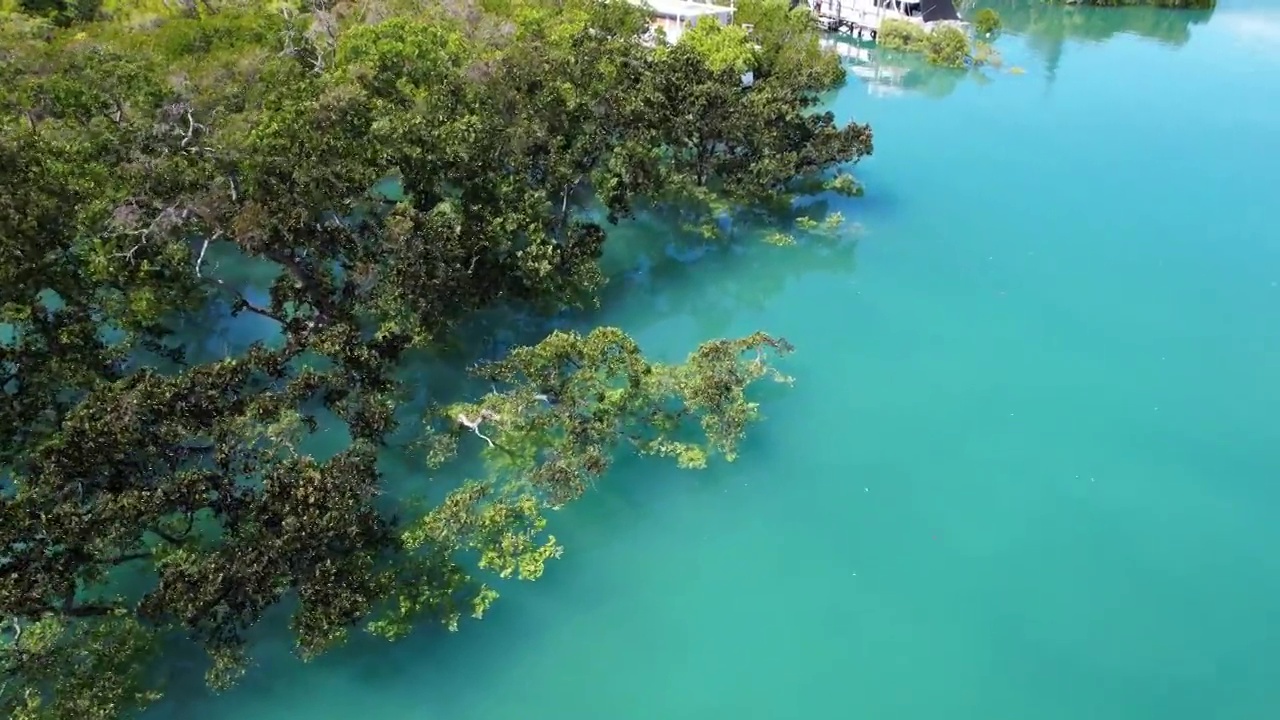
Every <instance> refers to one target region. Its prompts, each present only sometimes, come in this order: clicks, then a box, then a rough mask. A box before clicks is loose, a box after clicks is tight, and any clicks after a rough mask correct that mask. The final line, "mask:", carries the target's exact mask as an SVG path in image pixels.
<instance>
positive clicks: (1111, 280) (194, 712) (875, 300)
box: [155, 0, 1280, 720]
mask: <svg viewBox="0 0 1280 720" xmlns="http://www.w3.org/2000/svg"><path fill="white" fill-rule="evenodd" d="M989 4H991V5H993V6H996V7H998V8H999V9H1001V10H1002V11H1004V14H1005V15H1006V22H1007V24H1008V26H1009V28H1010V30H1011V32H1007V33H1006V34H1005V36H1004V37H1003V38H1002V39H1001V40H1000V41H999V42H998V47H999V49H1000V50H1001V52H1002V54H1003V56H1004V58H1005V69H1001V70H989V71H987V72H986V73H985V75H984V76H981V77H979V76H974V75H954V74H947V73H939V72H937V71H930V70H927V69H924V68H920V67H918V66H915V65H912V64H911V63H910V62H907V61H904V60H902V59H900V58H898V59H884V60H883V62H882V63H881V65H880V67H879V68H876V67H874V65H873V66H871V67H870V68H869V69H870V70H871V71H872V72H866V71H864V72H862V73H861V74H862V75H863V76H866V77H871V78H878V79H876V80H873V81H867V80H862V79H854V80H853V81H852V82H851V83H850V85H849V86H848V87H847V88H845V89H843V90H842V91H841V92H840V93H839V94H838V95H837V96H835V97H834V98H833V100H832V109H833V110H834V111H835V112H836V113H837V114H838V115H840V116H841V117H844V118H857V119H859V120H863V121H869V122H871V123H872V124H873V126H874V127H875V130H876V154H875V156H874V157H873V158H871V159H869V160H867V161H865V162H864V163H863V164H862V165H861V166H859V168H858V172H859V175H860V176H861V178H862V179H863V180H864V181H865V182H866V183H867V186H868V193H867V196H866V197H865V198H862V199H860V200H840V201H837V202H835V203H834V204H833V209H837V210H839V211H841V212H842V213H843V214H844V215H845V216H846V217H847V218H849V220H850V221H851V222H850V226H849V229H848V230H847V231H846V233H845V237H844V238H843V241H842V242H831V243H826V244H824V245H822V246H821V247H819V246H815V245H812V244H810V245H802V246H800V247H795V248H785V249H780V248H773V247H769V246H765V245H754V244H753V245H750V246H748V247H746V248H745V249H742V250H739V251H735V252H719V253H710V254H707V255H704V256H702V257H701V259H700V260H698V261H697V262H686V263H681V262H676V261H673V260H669V259H668V260H665V261H662V260H660V261H658V262H654V263H650V264H649V265H647V266H646V267H644V268H643V269H642V270H640V271H635V272H632V273H629V274H628V275H627V276H626V277H625V278H623V279H620V280H619V281H618V282H617V283H616V284H615V287H614V288H613V290H614V291H613V292H611V293H610V298H611V300H610V302H609V303H608V305H607V307H606V308H605V310H604V312H603V313H602V315H601V317H599V318H597V320H598V321H601V322H608V323H615V324H619V325H621V326H622V327H624V328H626V329H628V330H630V331H632V332H634V333H635V334H636V335H637V337H638V338H639V339H640V340H641V341H642V343H643V344H644V345H645V347H646V348H647V349H648V350H650V351H651V352H653V353H655V354H656V355H659V356H661V357H669V358H676V357H679V356H681V355H682V354H684V353H685V352H688V351H689V350H690V349H692V348H693V347H694V346H696V344H697V343H698V342H700V341H703V340H706V339H708V338H710V337H713V336H718V335H723V334H730V333H732V334H738V333H746V332H750V331H752V330H755V329H766V330H768V331H771V332H774V333H777V334H781V335H783V336H785V337H787V338H788V339H789V340H791V341H792V342H793V343H794V344H795V345H796V346H797V347H798V352H797V354H796V355H795V356H794V357H793V358H792V359H790V360H789V361H788V362H787V364H786V370H787V372H789V373H790V374H792V375H794V376H796V378H797V383H796V385H795V387H794V388H793V389H791V390H789V391H786V392H783V393H780V394H774V393H770V394H769V395H768V396H767V397H766V398H765V400H764V401H765V403H766V411H767V413H768V416H769V418H768V420H767V421H766V423H765V424H763V425H762V426H761V427H759V428H758V429H757V431H756V432H755V434H754V435H753V436H752V437H751V439H750V441H749V442H748V443H747V445H746V447H745V449H744V452H743V453H742V457H741V458H740V460H739V461H738V462H737V463H736V464H734V465H733V466H728V467H725V466H721V467H718V468H715V469H713V470H711V471H708V472H704V473H700V474H688V473H681V472H679V471H675V470H672V469H668V468H667V466H665V465H663V464H661V463H656V462H652V463H651V462H640V461H635V462H626V463H623V464H622V465H620V466H619V469H618V471H617V472H614V473H613V474H612V475H611V476H610V477H609V478H608V479H607V482H606V483H604V484H603V485H602V486H601V487H600V488H599V490H598V491H597V492H595V493H594V494H593V495H591V496H590V497H589V498H588V499H587V500H585V501H583V502H582V503H580V504H579V505H577V506H574V507H572V508H570V509H568V510H566V511H564V512H562V513H559V514H558V515H557V516H556V517H555V518H554V521H553V522H554V530H555V532H556V534H557V535H558V536H559V537H560V538H561V539H562V541H563V542H564V544H565V546H566V553H565V557H564V560H563V561H561V562H560V563H558V564H556V565H555V566H554V567H552V568H551V569H550V570H549V572H548V574H547V576H546V577H545V578H544V579H543V580H541V581H539V582H538V583H536V584H532V585H527V586H521V587H518V588H511V589H509V590H508V591H507V592H506V593H505V595H504V597H503V599H502V600H501V601H500V604H499V605H498V606H497V607H495V609H494V611H493V613H492V615H491V617H490V618H488V619H486V620H485V621H484V622H482V623H472V624H470V625H467V626H466V627H464V631H463V632H461V633H458V634H456V635H446V634H443V633H441V632H437V631H433V630H425V631H422V632H419V633H417V634H415V635H414V636H413V637H412V638H410V639H409V640H407V641H404V642H401V643H399V644H395V645H389V646H388V645H384V644H379V643H374V642H365V641H360V642H356V643H354V644H353V645H352V646H351V647H349V648H347V649H345V650H344V651H341V652H339V653H336V654H334V655H332V656H330V657H327V658H325V659H323V660H321V661H319V662H317V663H315V664H312V665H309V666H303V665H301V664H300V663H297V662H294V661H290V660H288V659H287V653H288V646H287V643H285V642H284V641H276V640H268V641H267V643H266V645H265V649H264V651H263V652H262V654H261V657H260V663H261V665H262V667H260V668H258V671H257V672H254V673H251V674H250V676H249V678H248V679H247V680H246V682H245V683H244V685H243V686H242V687H240V688H239V689H237V690H236V691H235V692H233V693H230V694H228V695H225V696H222V697H218V698H207V697H198V696H195V695H192V694H189V693H186V692H182V691H179V692H175V694H173V695H171V698H170V701H169V702H168V703H167V704H166V705H165V706H163V707H162V708H160V709H159V710H158V712H157V713H156V714H155V716H156V717H160V716H163V715H167V714H172V715H174V716H178V717H182V718H184V720H185V719H187V718H190V719H191V720H195V719H197V718H199V719H201V720H206V719H208V720H212V719H218V720H222V719H230V718H254V719H255V720H258V719H261V720H277V719H279V720H284V719H285V718H289V719H292V718H298V717H302V718H308V719H309V720H324V719H333V720H339V719H341V720H347V719H349V718H354V717H359V718H362V719H364V720H391V719H400V718H406V719H424V720H426V719H434V718H440V719H441V720H445V719H447V720H515V719H516V718H521V719H522V720H528V719H539V718H547V719H548V720H601V719H604V718H607V719H609V720H655V719H662V720H681V719H684V718H688V719H690V720H693V719H697V720H705V719H706V718H709V717H724V718H735V719H736V720H747V719H754V718H760V719H762V720H764V719H774V718H776V719H779V720H783V719H785V720H791V719H793V718H808V717H815V718H818V717H840V718H884V719H887V718H894V719H898V720H939V719H940V718H946V719H947V720H961V719H964V718H973V719H974V720H996V719H1002V718H1035V719H1036V720H1058V719H1061V720H1080V719H1081V718H1092V719H1098V720H1103V719H1108V718H1116V719H1120V718H1123V719H1124V720H1146V719H1150V720H1178V719H1183V718H1185V719H1187V720H1191V719H1194V720H1203V719H1204V718H1210V717H1211V718H1215V720H1235V719H1246V718H1248V719H1252V718H1258V719H1263V718H1271V717H1274V716H1275V708H1277V707H1280V683H1277V682H1276V678H1277V677H1280V605H1278V604H1277V598H1280V553H1277V549H1280V524H1278V523H1276V522H1275V521H1274V514H1275V512H1276V508H1277V507H1280V489H1277V483H1276V480H1277V478H1278V477H1280V472H1278V471H1280V424H1277V423H1276V421H1275V418H1274V412H1275V408H1276V407H1277V402H1278V401H1280V374H1278V373H1277V368H1278V367H1280V366H1278V365H1277V363H1278V361H1280V231H1277V229H1276V225H1275V223H1274V221H1273V219H1272V213H1273V211H1274V208H1275V207H1276V205H1275V191H1276V188H1277V187H1280V186H1278V185H1277V184H1276V180H1275V177H1274V170H1275V168H1276V167H1277V166H1278V165H1280V162H1278V161H1280V80H1277V79H1276V78H1277V77H1280V9H1276V7H1275V6H1274V4H1271V3H1267V2H1263V1H1262V0H1239V1H1233V0H1223V2H1221V3H1220V7H1219V8H1218V10H1217V11H1216V12H1214V13H1212V15H1204V14H1199V15H1194V16H1193V15H1185V14H1179V13H1176V12H1160V11H1142V10H1123V11H1107V10H1098V11H1091V10H1071V9H1063V8H1058V7H1051V6H1043V5H1041V4H1039V3H1030V2H1026V3H1015V2H1008V1H1006V2H1002V3H997V2H991V3H989ZM1010 67H1018V68H1021V69H1023V70H1025V73H1024V74H1016V73H1011V72H1009V71H1008V68H1010ZM632 232H633V233H636V232H640V230H639V229H637V230H633V231H632ZM401 472H402V474H403V477H401V478H400V480H401V481H403V482H406V483H412V482H413V481H414V480H415V478H417V477H418V476H419V475H421V473H420V471H419V470H418V469H416V468H415V467H414V466H412V465H410V464H407V463H406V464H405V465H404V466H403V469H402V470H401Z"/></svg>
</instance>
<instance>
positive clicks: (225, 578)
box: [0, 0, 871, 720]
mask: <svg viewBox="0 0 1280 720" xmlns="http://www.w3.org/2000/svg"><path fill="white" fill-rule="evenodd" d="M11 9H14V10H20V11H21V12H20V13H11V14H8V15H6V16H5V17H4V19H3V21H0V33H2V37H0V87H2V88H3V91H2V94H0V103H2V104H0V172H2V173H3V175H4V177H5V179H6V182H5V183H4V184H3V186H2V187H0V437H2V438H3V443H0V545H2V546H3V550H2V551H0V623H3V627H4V630H3V636H2V637H0V712H3V713H4V714H5V716H6V717H13V718H21V719H31V720H34V719H37V718H40V719H44V718H50V719H52V718H58V719H62V718H77V719H78V720H93V719H98V718H101V719H103V720H107V719H110V718H117V717H123V716H127V715H129V714H130V713H132V712H133V711H134V710H136V709H138V708H141V707H144V706H145V705H146V704H148V703H149V702H152V701H154V700H155V699H156V698H157V697H158V696H159V694H160V693H162V692H163V683H162V682H160V680H159V679H158V676H157V674H156V672H155V668H156V666H157V663H158V662H159V661H160V660H161V659H162V658H163V656H164V653H165V652H168V651H169V649H171V648H172V647H173V643H174V642H175V641H179V640H185V641H188V642H192V643H195V644H197V645H198V646H200V647H201V648H203V649H204V650H205V651H206V652H207V655H208V658H209V661H208V665H207V678H208V680H209V682H210V683H211V684H212V685H213V686H215V687H217V688H224V687H227V686H229V685H231V684H232V683H233V682H234V681H235V680H236V678H237V677H238V676H239V675H240V674H241V673H242V672H244V670H245V666H246V663H245V659H246V653H247V652H248V651H249V647H248V643H249V640H248V638H249V631H250V630H251V629H252V628H254V627H255V626H257V625H258V624H259V623H260V622H262V621H263V619H264V618H265V617H267V616H268V615H269V614H270V612H271V611H272V610H273V609H274V608H282V609H283V610H284V611H286V612H287V613H288V614H289V617H290V621H289V622H290V625H291V628H292V631H293V633H294V635H295V636H296V639H297V650H298V652H299V654H300V655H301V656H303V657H306V658H309V657H312V656H314V655H316V654H318V653H321V652H323V651H325V650H327V649H329V648H331V647H333V646H335V645H338V644H340V643H342V641H343V640H344V638H345V637H346V636H347V635H348V633H350V632H352V631H353V630H357V629H363V630H367V631H369V632H372V633H374V634H376V635H381V636H385V637H388V638H395V637H399V636H402V635H403V634H405V633H407V632H409V631H410V629H411V627H412V625H413V624H414V623H415V622H417V621H420V620H422V619H424V618H434V619H435V620H438V621H440V622H443V623H444V624H445V625H446V626H448V627H450V628H454V627H457V625H458V623H459V622H460V620H461V618H462V617H463V616H466V615H471V616H476V617H479V616H480V615H482V614H483V613H484V611H485V609H486V608H487V607H488V606H489V604H490V603H491V602H492V601H493V600H494V598H495V597H496V592H495V590H494V588H493V584H494V581H493V580H492V577H516V578H522V579H533V578H536V577H538V576H539V575H540V574H541V573H542V571H543V567H544V564H545V563H546V562H547V561H548V560H550V559H553V558H555V557H558V556H559V554H560V552H561V548H560V546H559V544H558V543H557V542H556V539H555V538H554V536H552V535H550V534H548V532H547V530H548V528H547V523H546V518H545V516H544V515H545V510H546V509H547V508H549V507H559V506H561V505H563V504H564V503H567V502H570V501H572V500H574V499H576V498H577V497H579V496H581V495H582V493H584V492H585V491H586V490H587V489H588V488H589V487H591V485H592V484H593V483H595V482H598V481H600V480H601V479H602V478H603V477H604V476H605V474H606V473H607V471H608V469H609V467H610V464H611V462H612V461H613V459H614V458H615V457H616V456H617V455H618V453H620V452H624V451H631V452H638V453H641V454H646V455H654V456H661V457H667V458H671V459H674V460H675V461H676V463H677V464H678V465H680V466H682V467H695V468H696V467H702V466H704V465H705V464H706V463H707V462H708V461H709V460H710V459H711V458H713V457H715V456H720V457H723V458H725V459H727V460H732V459H733V458H734V457H735V455H736V452H737V448H738V444H739V442H740V441H741V439H742V438H743V436H744V433H745V431H746V429H747V427H748V426H749V425H750V424H751V423H752V422H753V421H755V420H756V419H757V418H758V417H759V409H758V407H757V405H756V403H755V402H754V401H752V400H751V399H750V397H749V395H748V392H749V389H750V387H751V386H752V385H753V384H754V383H756V382H757V381H760V380H767V379H772V380H781V381H786V380H787V378H785V377H784V376H783V375H781V374H780V373H779V372H778V370H777V369H775V367H774V360H775V359H776V358H777V357H778V356H780V355H784V354H786V353H788V352H789V351H790V350H791V347H790V345H788V344H787V343H786V341H785V340H782V339H781V338H777V337H774V336H771V335H768V334H766V333H763V332H757V333H754V334H752V335H749V336H746V337H743V338H737V339H715V340H711V341H709V342H707V343H706V344H704V345H702V346H701V347H699V348H697V349H695V350H694V351H693V352H692V353H691V354H690V355H689V356H688V358H687V359H686V360H685V361H684V362H681V363H675V364H667V363H660V362H655V361H652V360H649V359H647V358H646V357H645V356H644V355H643V353H642V352H641V350H640V348H639V347H638V345H637V343H636V342H635V341H634V340H633V339H632V338H630V337H629V336H628V335H626V333H624V332H622V331H620V330H618V329H615V328H608V327H603V328H596V329H593V330H589V331H582V332H575V331H556V332H552V333H550V334H545V333H544V336H543V337H541V338H536V337H535V338H530V340H531V344H529V345H528V346H524V347H519V348H517V349H515V350H513V351H511V352H510V353H509V354H506V355H504V356H499V357H491V358H485V359H483V361H482V362H480V363H479V364H477V365H475V367H474V368H473V370H472V371H473V373H474V375H475V377H476V378H477V382H482V383H483V384H484V385H486V386H488V388H489V391H487V392H485V393H484V394H483V395H479V396H471V397H452V398H445V397H439V396H437V397H433V398H432V400H433V404H432V405H431V406H430V407H429V408H428V409H427V410H425V411H424V416H423V417H421V418H415V419H414V420H413V422H407V421H406V420H405V418H404V414H403V412H400V411H401V410H402V409H403V408H404V407H406V403H407V402H408V398H409V396H410V395H411V394H412V393H413V391H414V390H415V383H414V380H413V379H412V377H411V373H407V372H406V368H407V367H408V366H409V364H410V363H411V362H412V361H413V359H414V358H415V357H418V356H420V355H421V354H422V353H430V352H438V351H440V350H442V349H443V348H446V347H447V346H448V345H449V343H450V342H451V340H452V339H453V338H454V337H455V336H456V334H457V333H458V332H459V328H460V327H461V323H463V322H464V321H466V320H467V318H468V317H470V316H472V315H473V314H474V313H476V312H477V311H482V310H487V309H495V308H507V309H514V310H519V311H521V312H524V313H527V314H533V315H537V314H547V313H555V312H560V311H563V310H566V309H572V308H589V307H591V306H592V305H593V304H594V303H596V302H597V301H598V299H599V290H600V288H601V286H602V285H603V283H604V281H605V278H604V277H603V275H602V272H601V270H600V265H599V262H598V261H599V259H600V256H601V253H602V249H603V247H604V244H605V243H606V242H607V241H608V237H609V233H608V228H609V227H610V226H611V225H615V224H618V223H625V222H628V221H631V220H632V219H633V218H636V217H638V216H640V215H651V216H652V215H655V214H661V213H674V214H675V215H678V216H680V217H683V218H693V219H695V220H697V221H700V222H708V221H713V220H715V218H716V217H719V216H722V215H723V214H725V213H733V212H766V211H773V210H778V209H786V210H788V211H791V210H792V209H793V207H794V206H795V204H796V202H797V200H799V199H800V198H801V197H802V196H803V195H805V194H811V193H815V192H825V191H851V190H852V189H853V188H854V187H855V185H854V184H853V183H851V182H850V180H849V178H848V176H847V175H845V174H844V173H845V171H846V170H847V168H848V167H849V166H850V165H851V164H852V163H855V162H857V160H859V159H860V158H861V157H863V156H865V155H867V154H868V153H870V152H871V133H870V129H869V128H868V127H867V126H865V125H860V124H856V123H850V124H846V125H841V124H839V123H837V122H836V121H835V119H834V117H833V116H832V115H831V114H830V113H825V112H818V111H817V104H818V102H819V97H818V96H819V94H820V93H821V92H823V91H825V90H827V89H830V88H831V87H833V86H834V85H836V84H838V83H839V82H841V81H842V78H843V75H842V72H841V71H839V66H838V64H833V63H832V61H830V60H829V59H828V57H827V56H826V55H824V54H822V53H820V52H818V48H817V44H816V37H815V36H814V35H813V31H812V29H811V28H807V27H802V26H801V25H800V24H799V23H798V22H797V20H796V15H795V14H792V13H788V12H787V10H786V4H785V3H784V2H781V1H778V2H773V3H769V2H758V3H756V4H755V5H744V8H743V13H744V14H750V13H755V14H754V15H751V16H750V17H751V20H752V21H753V23H754V27H753V28H752V29H751V31H750V32H748V31H746V30H745V29H744V28H742V27H735V28H723V29H721V28H702V29H700V30H697V31H696V32H691V33H689V34H688V35H687V36H688V37H689V41H688V42H683V41H682V42H680V43H678V44H676V45H673V46H669V47H656V48H655V47H651V46H649V45H648V44H646V34H647V33H646V30H647V26H648V19H647V18H646V16H645V14H644V12H643V11H641V10H639V9H638V8H636V7H635V6H633V5H630V4H628V3H625V2H605V1H602V0H488V1H484V2H475V3H473V2H469V1H468V0H456V1H454V0H448V1H447V2H446V3H444V4H440V3H436V2H428V1H427V0H364V1H361V2H334V1H331V0H311V1H310V2H306V3H280V4H275V5H272V6H271V7H267V6H266V4H261V3H245V4H237V3H235V2H210V1H209V0H202V1H201V2H198V3H197V2H196V0H170V1H168V2H163V3H160V2H157V3H156V4H154V5H152V4H148V3H144V2H139V3H126V2H114V3H112V2H108V3H105V4H96V3H89V2H71V1H69V0H68V1H63V0H47V1H42V2H34V1H32V2H28V1H26V0H24V1H23V2H22V3H21V4H20V6H18V7H14V8H11ZM699 27H701V26H699ZM744 69H746V70H751V71H752V72H754V74H755V78H756V83H755V85H754V86H753V87H751V88H750V89H746V88H744V87H743V86H742V82H741V74H742V71H743V70H744ZM254 263H256V264H260V265H262V266H265V267H268V268H270V273H269V276H270V277H269V279H268V280H267V281H266V286H265V287H261V288H254V287H252V286H250V285H247V284H246V283H244V282H242V281H241V279H240V278H239V277H238V276H237V274H236V272H235V269H236V268H237V267H242V266H245V265H248V264H254ZM248 318H256V319H257V320H258V321H260V322H263V323H267V324H268V325H269V326H270V327H271V328H272V331H273V332H272V333H271V337H269V338H267V339H264V340H262V341H259V342H255V343H253V344H251V345H250V346H249V347H248V348H247V349H245V350H243V351H236V352H225V353H211V352H210V351H209V350H208V348H207V347H205V346H204V343H202V336H203V335H204V334H205V330H206V329H207V328H208V327H210V326H211V325H212V324H216V323H220V322H241V321H244V320H246V319H248ZM327 423H330V424H331V423H336V424H338V425H339V426H341V428H342V429H343V431H344V432H345V433H346V434H347V435H348V436H349V438H350V441H349V442H348V443H346V445H345V446H344V447H343V448H342V449H341V450H340V451H339V452H337V453H335V454H332V455H330V456H319V455H316V454H313V453H311V452H309V451H308V447H309V446H308V442H309V438H311V437H313V436H314V435H315V433H316V432H317V431H318V430H319V429H320V428H321V427H322V426H324V425H325V424H327ZM405 433H408V435H409V437H410V438H411V439H412V442H413V443H414V445H415V446H416V447H419V448H420V449H421V450H422V451H423V454H424V456H425V462H426V465H424V467H423V473H424V475H425V474H427V473H432V472H440V473H446V474H447V473H448V472H450V471H449V470H448V469H446V468H445V465H446V464H448V463H451V462H457V463H459V466H463V467H470V465H468V463H466V462H465V459H466V458H471V457H475V458H479V459H480V460H482V463H481V464H482V466H483V468H484V469H483V471H482V472H480V473H479V477H474V478H472V479H469V480H465V481H460V482H457V483H456V484H455V485H454V486H452V487H451V490H450V491H449V492H448V493H447V495H446V496H445V497H444V498H443V499H441V500H438V501H436V502H427V501H426V500H425V499H424V498H425V493H424V494H423V497H414V498H405V497H399V496H397V497H391V496H390V495H389V494H388V492H387V490H388V488H387V478H386V477H385V473H386V471H385V469H384V468H383V467H382V466H381V463H380V460H381V459H382V458H383V457H384V455H385V453H386V448H387V447H388V446H389V445H390V444H391V443H393V442H398V440H395V438H398V437H400V436H402V435H404V434H405ZM456 472H461V471H455V473H456ZM453 476H456V475H453ZM453 476H450V477H453ZM487 578H488V579H487ZM272 617H275V615H272Z"/></svg>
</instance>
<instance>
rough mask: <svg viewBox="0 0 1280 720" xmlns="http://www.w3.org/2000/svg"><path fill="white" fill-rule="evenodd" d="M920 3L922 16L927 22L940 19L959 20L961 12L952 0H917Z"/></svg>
mask: <svg viewBox="0 0 1280 720" xmlns="http://www.w3.org/2000/svg"><path fill="white" fill-rule="evenodd" d="M915 1H916V2H918V3H920V16H921V17H922V18H924V21H925V22H927V23H931V22H937V21H939V20H959V19H960V13H958V12H956V6H955V5H953V4H952V3H951V0H915Z"/></svg>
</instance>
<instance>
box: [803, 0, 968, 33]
mask: <svg viewBox="0 0 1280 720" xmlns="http://www.w3.org/2000/svg"><path fill="white" fill-rule="evenodd" d="M809 8H810V9H811V10H812V11H813V15H814V18H815V20H816V22H817V23H818V25H820V26H821V27H822V28H823V29H824V30H827V31H828V32H837V33H840V34H842V35H850V36H853V37H856V38H858V39H859V40H875V39H876V36H877V35H879V33H880V26H881V24H882V23H883V22H884V21H885V20H902V21H904V22H909V23H913V24H916V25H920V26H922V27H927V26H929V25H932V24H933V23H937V22H956V21H958V20H959V19H960V15H959V13H957V12H956V8H955V5H954V4H953V3H952V0H810V3H809Z"/></svg>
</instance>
